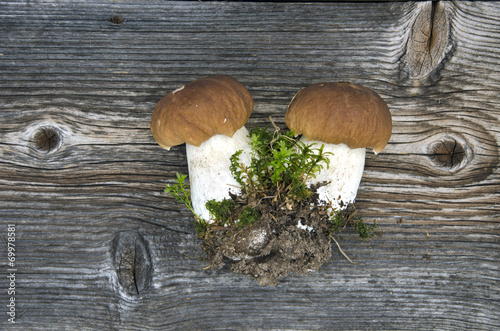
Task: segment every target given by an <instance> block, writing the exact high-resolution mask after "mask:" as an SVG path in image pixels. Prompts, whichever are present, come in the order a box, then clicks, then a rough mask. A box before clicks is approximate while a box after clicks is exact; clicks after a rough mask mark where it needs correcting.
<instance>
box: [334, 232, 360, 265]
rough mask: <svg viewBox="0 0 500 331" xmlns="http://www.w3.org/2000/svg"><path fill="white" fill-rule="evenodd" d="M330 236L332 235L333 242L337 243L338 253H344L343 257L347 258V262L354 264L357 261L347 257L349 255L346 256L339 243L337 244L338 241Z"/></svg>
mask: <svg viewBox="0 0 500 331" xmlns="http://www.w3.org/2000/svg"><path fill="white" fill-rule="evenodd" d="M331 237H332V239H333V241H335V243H336V244H337V247H338V248H339V251H340V253H342V255H344V257H345V258H346V259H347V260H349V262H351V263H353V264H356V263H357V262H353V261H352V260H351V259H350V258H349V256H347V255H346V253H344V251H343V250H342V248H340V245H339V243H338V241H337V240H335V238H334V237H333V236H331Z"/></svg>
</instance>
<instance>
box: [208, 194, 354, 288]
mask: <svg viewBox="0 0 500 331" xmlns="http://www.w3.org/2000/svg"><path fill="white" fill-rule="evenodd" d="M316 201H317V198H316V197H314V196H313V197H311V198H309V199H307V200H305V201H302V202H301V203H297V204H295V205H294V207H293V208H290V207H289V208H287V207H286V206H279V205H277V204H273V202H272V201H271V200H270V199H269V200H264V199H263V200H262V201H261V202H260V203H259V204H258V205H257V206H256V207H255V209H256V210H257V211H258V212H259V213H260V214H261V215H262V217H261V218H260V219H259V220H258V221H255V222H254V223H253V224H252V225H249V226H246V227H244V228H242V229H240V228H238V227H236V226H234V227H221V226H219V227H209V229H207V233H206V235H205V236H204V239H203V243H202V248H203V250H204V251H205V252H206V253H207V256H208V259H209V260H210V262H211V266H212V267H214V268H221V267H223V266H224V265H225V264H226V263H229V264H230V265H231V271H232V272H235V273H242V274H248V275H251V276H252V277H254V278H255V279H257V281H258V282H259V283H260V284H261V285H275V284H276V282H277V280H278V279H279V278H282V277H284V276H286V275H287V274H288V273H306V272H310V271H318V270H319V268H320V267H321V266H322V265H323V264H324V263H325V262H327V261H329V259H330V258H331V255H332V252H331V242H330V234H331V230H330V226H331V223H330V221H329V220H328V216H327V212H326V208H325V207H324V206H320V205H318V204H317V203H316ZM352 212H353V211H352V208H348V209H346V211H345V213H347V214H349V213H352ZM346 216H347V217H348V215H346Z"/></svg>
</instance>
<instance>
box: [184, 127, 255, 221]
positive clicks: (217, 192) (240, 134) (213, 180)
mask: <svg viewBox="0 0 500 331" xmlns="http://www.w3.org/2000/svg"><path fill="white" fill-rule="evenodd" d="M238 150H243V153H242V154H241V156H240V161H241V162H242V163H244V164H247V165H248V164H250V151H251V146H250V139H249V138H248V130H247V129H246V128H245V127H244V126H243V127H242V128H241V129H239V130H238V131H236V132H235V133H234V135H233V137H232V138H231V137H228V136H225V135H215V136H213V137H212V138H210V139H208V140H207V141H205V142H203V143H202V144H201V145H200V146H199V147H196V146H193V145H189V144H186V154H187V161H188V170H189V181H190V187H191V203H192V205H193V210H194V212H195V213H196V214H197V215H198V216H200V217H201V218H202V219H204V220H206V221H209V222H210V218H211V217H210V213H209V211H208V210H207V208H206V207H205V204H206V203H207V201H209V200H212V199H215V200H216V201H222V200H223V199H226V198H229V192H231V193H233V194H238V193H240V187H239V184H238V183H237V182H236V180H235V179H234V178H233V176H232V174H231V171H230V170H229V166H230V165H231V161H230V158H231V155H233V154H234V153H235V152H236V151H238Z"/></svg>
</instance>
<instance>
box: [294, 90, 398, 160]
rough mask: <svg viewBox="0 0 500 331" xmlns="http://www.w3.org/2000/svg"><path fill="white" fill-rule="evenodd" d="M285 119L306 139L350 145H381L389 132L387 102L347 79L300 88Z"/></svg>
mask: <svg viewBox="0 0 500 331" xmlns="http://www.w3.org/2000/svg"><path fill="white" fill-rule="evenodd" d="M285 122H286V124H287V126H288V128H290V129H291V130H293V131H294V132H295V133H296V134H302V135H304V136H305V137H306V139H307V140H319V141H322V142H324V143H328V144H345V145H347V146H348V147H349V148H352V149H354V148H366V147H372V148H373V150H374V152H375V153H379V152H380V151H382V149H384V147H385V145H387V142H388V141H389V138H390V137H391V132H392V119H391V113H390V112H389V108H388V107H387V104H386V103H385V102H384V100H382V98H381V97H380V96H379V95H378V94H377V93H375V92H373V91H372V90H370V89H368V88H366V87H364V86H361V85H354V84H349V83H319V84H314V85H311V86H309V87H306V88H303V89H302V90H300V91H299V92H298V93H297V94H296V95H295V97H294V98H293V100H292V102H291V103H290V105H289V106H288V110H287V113H286V115H285Z"/></svg>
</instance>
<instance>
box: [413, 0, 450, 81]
mask: <svg viewBox="0 0 500 331" xmlns="http://www.w3.org/2000/svg"><path fill="white" fill-rule="evenodd" d="M448 39H449V20H448V16H447V13H446V9H445V8H444V5H443V4H442V3H441V2H440V1H429V2H427V3H423V4H422V5H421V7H420V9H419V12H418V14H417V15H416V18H415V21H414V22H413V24H412V27H411V32H410V34H409V37H408V41H407V43H406V62H407V65H408V67H409V69H410V70H409V71H410V76H411V78H412V79H413V80H414V83H415V84H417V85H420V84H419V83H421V82H422V81H425V80H427V79H429V78H430V80H431V83H433V82H435V81H437V80H438V79H439V77H438V75H437V71H438V70H439V69H441V67H442V63H443V60H444V59H445V58H446V55H447V45H448V44H449V40H448ZM433 74H434V75H433Z"/></svg>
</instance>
